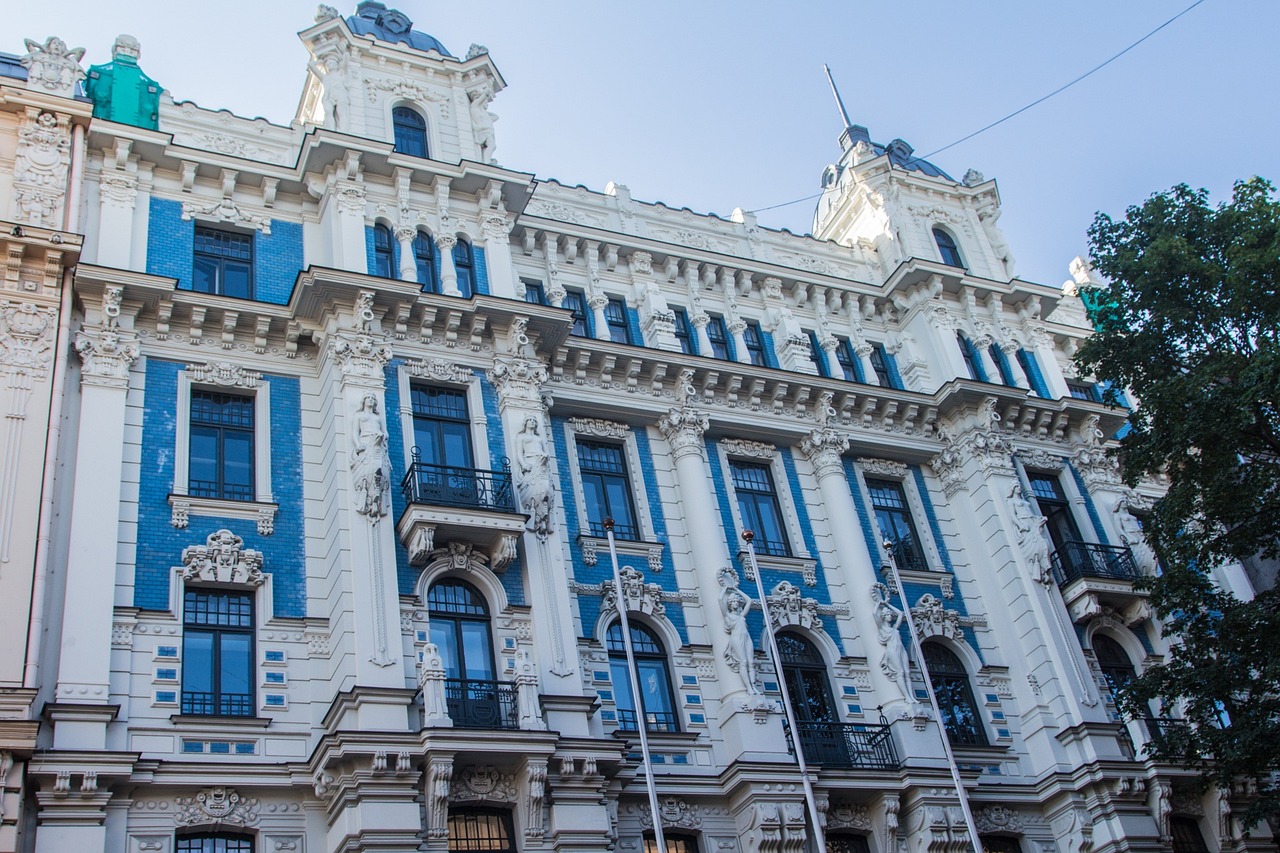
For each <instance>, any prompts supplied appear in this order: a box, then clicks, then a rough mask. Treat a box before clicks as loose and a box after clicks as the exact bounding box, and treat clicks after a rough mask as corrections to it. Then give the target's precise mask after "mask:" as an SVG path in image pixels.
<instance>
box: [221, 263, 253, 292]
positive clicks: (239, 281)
mask: <svg viewBox="0 0 1280 853" xmlns="http://www.w3.org/2000/svg"><path fill="white" fill-rule="evenodd" d="M222 273H223V280H222V292H223V294H224V295H226V296H236V297H239V298H240V299H248V298H250V297H251V296H252V295H253V293H252V288H253V274H252V273H251V272H250V270H249V265H248V264H240V263H232V262H230V261H228V262H227V263H225V264H224V265H223V267H222Z"/></svg>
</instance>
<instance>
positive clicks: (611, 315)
mask: <svg viewBox="0 0 1280 853" xmlns="http://www.w3.org/2000/svg"><path fill="white" fill-rule="evenodd" d="M604 322H605V324H606V325H608V327H609V340H611V341H613V342H614V343H615V344H630V343H634V341H632V340H631V328H630V326H628V325H627V306H626V305H625V304H624V303H623V301H622V300H621V299H619V298H618V297H616V296H611V297H609V301H608V302H606V303H605V304H604Z"/></svg>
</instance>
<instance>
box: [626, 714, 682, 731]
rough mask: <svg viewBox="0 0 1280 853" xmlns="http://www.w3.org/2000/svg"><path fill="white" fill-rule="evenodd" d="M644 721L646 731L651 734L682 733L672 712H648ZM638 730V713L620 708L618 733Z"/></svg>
mask: <svg viewBox="0 0 1280 853" xmlns="http://www.w3.org/2000/svg"><path fill="white" fill-rule="evenodd" d="M644 721H645V725H644V730H645V731H646V732H649V733H650V734H662V733H664V732H678V731H680V730H679V729H678V728H677V727H676V715H675V713H674V712H672V711H647V712H646V713H645V715H644ZM638 730H639V729H638V727H637V726H636V712H635V711H632V710H630V709H628V708H619V709H618V731H620V732H634V731H638Z"/></svg>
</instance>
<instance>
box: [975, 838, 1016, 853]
mask: <svg viewBox="0 0 1280 853" xmlns="http://www.w3.org/2000/svg"><path fill="white" fill-rule="evenodd" d="M978 838H980V839H981V840H982V849H983V851H984V853H1022V845H1020V844H1019V843H1018V839H1016V838H1012V837H1010V836H1008V835H980V836H978Z"/></svg>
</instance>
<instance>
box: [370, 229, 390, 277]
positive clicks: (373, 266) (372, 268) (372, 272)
mask: <svg viewBox="0 0 1280 853" xmlns="http://www.w3.org/2000/svg"><path fill="white" fill-rule="evenodd" d="M397 248H398V247H397V246H396V244H395V243H394V242H393V243H392V244H391V265H392V266H393V267H394V266H395V265H396V257H395V255H396V249H397ZM364 260H365V263H366V264H367V265H368V270H367V272H368V273H369V275H377V274H378V273H377V270H378V266H377V264H376V263H374V259H373V226H372V225H366V226H365V227H364Z"/></svg>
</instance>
